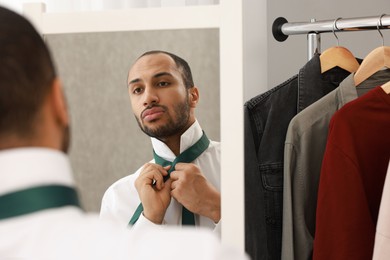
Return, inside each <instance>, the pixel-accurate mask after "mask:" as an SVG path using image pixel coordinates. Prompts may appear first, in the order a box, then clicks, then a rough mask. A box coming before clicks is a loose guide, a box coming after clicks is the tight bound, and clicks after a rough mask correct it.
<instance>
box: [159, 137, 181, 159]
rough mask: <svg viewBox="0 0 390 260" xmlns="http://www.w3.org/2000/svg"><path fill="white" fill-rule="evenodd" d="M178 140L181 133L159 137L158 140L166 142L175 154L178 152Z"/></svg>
mask: <svg viewBox="0 0 390 260" xmlns="http://www.w3.org/2000/svg"><path fill="white" fill-rule="evenodd" d="M180 140H181V135H179V136H170V137H168V138H164V139H160V141H162V142H163V143H164V144H166V145H167V146H168V147H169V149H170V150H171V151H172V152H173V153H174V154H175V155H176V156H178V155H179V154H180Z"/></svg>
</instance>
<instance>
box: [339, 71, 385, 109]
mask: <svg viewBox="0 0 390 260" xmlns="http://www.w3.org/2000/svg"><path fill="white" fill-rule="evenodd" d="M354 75H355V73H351V74H350V75H349V76H348V77H346V78H345V79H344V80H343V81H342V82H341V83H340V86H339V100H340V105H341V106H344V105H345V104H347V103H348V102H350V101H352V100H354V99H356V98H358V97H360V96H363V95H364V94H366V93H367V92H368V91H370V90H371V89H374V88H375V87H377V86H380V85H382V84H384V83H385V82H388V81H389V80H390V70H389V69H386V70H380V71H377V72H375V73H374V74H373V75H371V76H370V77H369V78H368V79H366V80H365V81H363V82H362V83H360V84H359V85H358V86H357V87H356V86H355V81H354Z"/></svg>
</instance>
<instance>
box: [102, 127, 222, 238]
mask: <svg viewBox="0 0 390 260" xmlns="http://www.w3.org/2000/svg"><path fill="white" fill-rule="evenodd" d="M202 134H203V132H202V128H201V127H200V125H199V123H198V121H195V123H194V124H193V125H192V126H191V127H190V128H188V129H187V131H186V132H185V133H184V134H183V135H182V136H181V140H180V153H181V152H183V151H185V150H186V149H187V148H189V147H190V146H192V145H193V144H194V143H196V142H197V141H198V140H199V139H200V138H201V137H202ZM206 134H207V133H206ZM151 139H152V145H153V149H154V151H155V152H156V153H157V154H158V155H159V156H160V157H162V158H163V159H165V160H168V161H171V162H172V161H173V160H174V159H175V157H176V156H175V154H174V153H173V152H172V151H171V150H170V149H169V147H168V146H167V145H166V144H164V143H163V142H161V141H159V140H158V139H156V138H151ZM220 154H221V152H220V143H218V142H213V141H210V144H209V147H208V148H207V149H206V151H204V152H203V153H202V154H201V155H200V156H199V157H198V158H197V159H195V161H193V163H194V164H196V165H197V166H198V167H199V168H200V170H201V172H202V173H203V175H204V176H205V177H206V179H207V180H208V181H209V182H210V183H211V184H212V185H213V186H214V187H215V188H216V189H217V190H218V191H220V172H221V170H220V169H221V168H220V165H221V163H220ZM151 162H154V160H151ZM141 169H142V167H141V168H139V169H138V170H137V171H136V172H135V173H134V174H131V175H128V176H126V177H124V178H122V179H119V180H118V181H116V182H115V183H114V184H112V185H111V186H110V187H109V188H108V189H107V191H106V192H105V194H104V196H103V200H102V206H101V210H100V217H101V218H102V219H110V220H114V221H116V222H119V223H120V224H121V225H124V226H126V225H128V223H129V221H130V219H131V217H132V216H133V214H134V212H135V210H136V208H137V207H138V205H139V204H140V203H141V201H140V199H139V196H138V192H137V190H136V188H135V186H134V182H135V180H136V179H137V177H138V176H139V174H140V172H141ZM181 214H182V206H181V205H180V204H179V203H178V202H177V201H176V200H175V199H174V198H172V200H171V203H170V204H169V206H168V209H167V211H166V213H165V217H164V221H163V224H166V225H181V218H182V215H181ZM195 224H196V226H200V227H207V228H210V229H215V230H216V232H219V224H218V225H216V224H215V223H214V222H213V220H211V219H209V218H207V217H204V216H199V215H195ZM143 225H152V226H153V225H154V224H153V223H152V222H150V221H149V220H148V219H146V218H145V217H144V216H143V214H141V215H140V218H139V219H138V221H137V222H136V223H135V225H134V228H138V226H143Z"/></svg>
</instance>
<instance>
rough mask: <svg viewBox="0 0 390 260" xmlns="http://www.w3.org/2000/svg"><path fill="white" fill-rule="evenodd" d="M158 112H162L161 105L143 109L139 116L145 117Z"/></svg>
mask: <svg viewBox="0 0 390 260" xmlns="http://www.w3.org/2000/svg"><path fill="white" fill-rule="evenodd" d="M160 112H164V109H163V108H162V107H152V108H148V109H146V110H144V112H142V114H141V117H142V118H145V117H147V116H150V115H153V114H155V113H160Z"/></svg>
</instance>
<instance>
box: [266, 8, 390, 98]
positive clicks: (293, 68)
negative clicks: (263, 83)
mask: <svg viewBox="0 0 390 260" xmlns="http://www.w3.org/2000/svg"><path fill="white" fill-rule="evenodd" d="M267 5H268V6H267V20H268V34H267V37H268V83H269V84H268V89H270V88H272V87H275V86H276V85H277V84H279V83H282V82H283V81H285V80H287V79H288V78H290V77H291V76H293V75H295V74H297V73H298V70H299V69H300V68H301V67H302V66H303V65H304V64H305V63H306V62H307V38H306V35H290V36H289V37H288V39H287V40H286V41H284V42H278V41H276V40H275V39H274V38H273V36H272V23H273V22H274V20H275V19H276V18H277V17H279V16H282V17H285V18H286V19H287V20H288V21H289V22H310V19H311V18H315V19H316V20H317V21H320V20H333V19H336V18H338V17H343V18H355V17H365V16H378V18H379V16H380V15H381V14H383V13H387V14H389V13H390V2H389V0H371V1H356V0H343V1H339V0H316V1H313V0H298V1H290V0H268V1H267ZM382 32H383V35H384V36H385V38H384V39H385V45H387V46H388V45H390V30H383V31H382ZM337 36H338V38H339V42H340V45H341V46H344V47H346V48H348V49H349V50H350V51H351V52H352V53H353V54H354V55H355V56H356V57H359V58H364V57H365V56H366V55H367V54H368V53H369V52H370V51H372V50H373V49H374V48H376V47H379V46H380V45H381V44H382V40H381V38H380V35H379V33H378V32H377V31H376V30H374V31H364V32H343V33H338V34H337ZM321 41H322V43H321V46H322V47H321V49H322V51H324V50H326V49H327V48H330V47H332V46H335V45H337V40H336V38H335V37H334V36H333V34H332V33H323V34H321ZM259 89H260V88H259ZM260 92H263V90H261V91H259V93H260Z"/></svg>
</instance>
